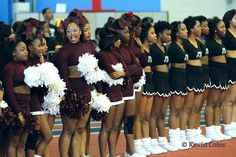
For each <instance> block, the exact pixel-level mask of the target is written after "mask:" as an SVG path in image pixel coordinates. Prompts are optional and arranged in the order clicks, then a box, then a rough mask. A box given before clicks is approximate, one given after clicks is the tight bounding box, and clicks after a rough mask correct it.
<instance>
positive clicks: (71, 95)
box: [55, 11, 94, 157]
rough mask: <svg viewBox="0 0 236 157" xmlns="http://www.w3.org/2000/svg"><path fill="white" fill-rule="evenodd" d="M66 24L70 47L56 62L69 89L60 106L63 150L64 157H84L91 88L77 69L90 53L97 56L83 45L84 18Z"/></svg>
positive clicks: (57, 57)
mask: <svg viewBox="0 0 236 157" xmlns="http://www.w3.org/2000/svg"><path fill="white" fill-rule="evenodd" d="M72 12H73V11H72ZM72 12H71V13H72ZM73 14H74V13H73ZM80 14H81V13H80ZM63 24H64V28H65V32H66V36H67V39H68V43H67V44H66V45H65V46H63V47H62V48H61V49H60V50H59V52H58V54H57V56H56V58H55V61H56V65H57V66H58V69H59V73H60V75H61V77H62V79H63V80H64V81H65V82H66V88H67V90H66V96H65V99H64V101H63V102H62V103H61V104H60V112H61V117H62V122H63V131H62V134H61V136H60V138H59V150H60V155H61V156H62V157H67V156H69V153H70V156H80V155H84V154H81V150H79V149H78V147H79V148H81V141H82V134H83V131H84V129H85V127H86V124H87V122H88V119H89V115H90V101H91V93H90V92H91V85H89V84H88V83H87V82H86V80H85V78H84V77H82V76H81V72H79V71H77V70H76V69H77V64H78V58H79V57H81V56H83V55H84V54H86V53H89V54H94V48H93V47H92V46H91V45H88V44H85V43H82V42H80V34H81V31H82V28H83V26H84V25H85V24H86V19H85V17H84V16H83V15H82V14H81V16H79V17H77V16H74V17H72V16H69V17H68V18H67V19H65V20H64V22H63ZM78 104H79V105H78ZM69 150H70V152H69Z"/></svg>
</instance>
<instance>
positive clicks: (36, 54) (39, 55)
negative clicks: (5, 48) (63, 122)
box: [17, 18, 52, 157]
mask: <svg viewBox="0 0 236 157" xmlns="http://www.w3.org/2000/svg"><path fill="white" fill-rule="evenodd" d="M38 30H39V21H37V20H36V19H31V18H30V19H27V20H25V21H24V22H23V24H22V25H21V27H20V28H19V31H18V32H17V36H18V37H20V38H21V39H22V40H23V41H25V43H26V45H27V48H28V51H29V58H28V60H27V66H35V65H38V64H41V63H44V57H43V47H42V35H41V33H39V31H38ZM44 93H45V88H42V87H32V88H31V101H30V112H31V113H32V115H33V116H34V117H35V118H36V119H37V124H38V125H37V126H36V128H35V130H34V131H33V132H31V133H30V134H29V135H28V138H27V142H26V156H29V157H32V156H34V157H40V156H42V155H43V154H44V152H45V149H46V147H47V145H48V144H49V142H50V141H51V140H52V132H51V130H50V128H49V125H48V122H47V119H46V117H45V115H44V112H43V111H42V107H41V104H42V99H43V96H44ZM40 133H41V135H42V138H41V140H40V141H39V142H38V138H39V134H40ZM37 142H38V143H37Z"/></svg>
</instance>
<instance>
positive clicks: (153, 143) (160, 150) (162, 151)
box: [151, 139, 167, 154]
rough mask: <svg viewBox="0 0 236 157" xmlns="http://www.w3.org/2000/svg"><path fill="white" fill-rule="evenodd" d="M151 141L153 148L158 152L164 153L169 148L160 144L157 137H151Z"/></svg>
mask: <svg viewBox="0 0 236 157" xmlns="http://www.w3.org/2000/svg"><path fill="white" fill-rule="evenodd" d="M151 143H152V147H153V149H155V150H157V152H156V154H162V153H166V152H167V150H165V149H164V148H162V147H160V146H159V144H158V140H157V139H151Z"/></svg>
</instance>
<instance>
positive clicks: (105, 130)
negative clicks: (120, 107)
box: [98, 106, 116, 157]
mask: <svg viewBox="0 0 236 157" xmlns="http://www.w3.org/2000/svg"><path fill="white" fill-rule="evenodd" d="M115 111H116V106H112V107H111V108H110V109H109V113H108V115H107V117H106V119H104V120H103V121H102V126H101V129H100V133H99V136H98V139H99V150H100V156H101V157H106V143H107V141H108V136H109V134H110V132H111V129H112V125H113V121H114V118H115Z"/></svg>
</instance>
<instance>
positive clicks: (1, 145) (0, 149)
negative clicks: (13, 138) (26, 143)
mask: <svg viewBox="0 0 236 157" xmlns="http://www.w3.org/2000/svg"><path fill="white" fill-rule="evenodd" d="M6 107H7V108H6ZM6 109H7V110H8V106H6V103H5V102H4V101H3V87H2V81H0V139H1V140H0V156H4V157H5V154H6V140H7V139H6V137H7V136H5V132H6V131H7V130H6V127H7V125H6V122H7V123H8V120H7V119H6V116H5V115H4V111H7V110H6ZM9 120H10V119H9Z"/></svg>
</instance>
